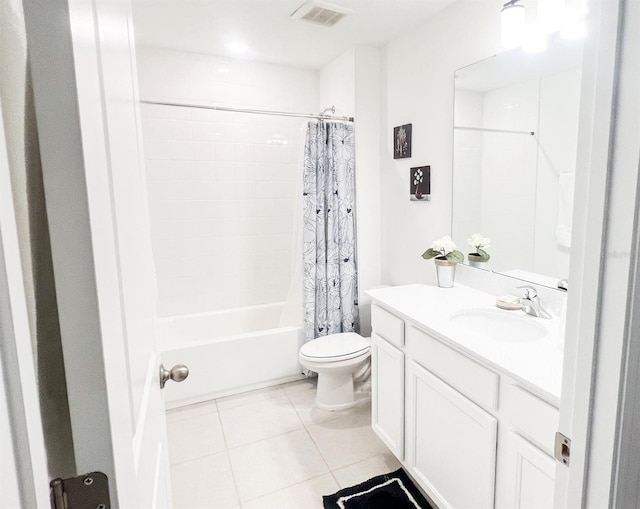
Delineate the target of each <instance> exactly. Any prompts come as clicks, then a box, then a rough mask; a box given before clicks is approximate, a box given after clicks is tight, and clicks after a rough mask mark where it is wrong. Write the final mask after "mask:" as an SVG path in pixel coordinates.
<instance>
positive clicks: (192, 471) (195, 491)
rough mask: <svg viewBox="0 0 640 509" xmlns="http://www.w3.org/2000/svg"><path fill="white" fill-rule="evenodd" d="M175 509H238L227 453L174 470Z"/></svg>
mask: <svg viewBox="0 0 640 509" xmlns="http://www.w3.org/2000/svg"><path fill="white" fill-rule="evenodd" d="M171 486H172V490H173V507H174V509H200V508H203V509H204V508H207V509H211V508H214V507H215V508H216V509H227V508H231V507H234V506H237V505H238V494H237V492H236V488H235V485H234V483H233V476H232V474H231V467H230V465H229V457H228V455H227V453H226V452H222V453H219V454H214V455H212V456H206V457H204V458H200V459H197V460H194V461H188V462H185V463H180V464H179V465H173V466H172V467H171Z"/></svg>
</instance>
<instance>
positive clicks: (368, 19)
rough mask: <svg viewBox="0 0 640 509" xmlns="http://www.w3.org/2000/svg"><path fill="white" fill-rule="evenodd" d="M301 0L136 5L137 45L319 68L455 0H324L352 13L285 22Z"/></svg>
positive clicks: (145, 0)
mask: <svg viewBox="0 0 640 509" xmlns="http://www.w3.org/2000/svg"><path fill="white" fill-rule="evenodd" d="M304 1H305V0H134V2H133V4H134V26H135V32H136V41H137V44H138V45H140V46H155V47H162V48H171V49H176V50H182V51H190V52H197V53H208V54H214V55H221V56H226V57H239V58H249V59H254V60H260V61H263V62H271V63H277V64H284V65H292V66H295V67H304V68H311V69H319V68H321V67H322V66H324V65H326V64H327V63H329V62H331V61H332V60H333V59H335V58H336V57H337V56H339V55H340V54H342V53H343V52H344V51H346V50H347V49H349V48H351V47H353V46H354V45H367V46H376V47H382V46H384V45H385V44H387V43H388V42H389V41H392V40H393V39H396V38H398V37H400V36H401V35H402V34H403V33H405V32H407V31H408V30H411V29H412V28H414V27H416V26H418V25H420V24H421V23H422V22H423V21H424V20H426V19H427V18H429V17H431V16H433V15H434V14H436V13H437V12H439V11H441V10H442V9H444V8H445V7H446V6H448V5H450V4H452V3H453V2H454V0H329V1H330V2H331V3H332V4H334V5H337V6H341V7H345V8H348V9H351V10H352V11H353V12H352V14H349V15H348V16H346V17H345V18H343V19H342V20H340V21H339V22H338V23H337V24H335V25H334V26H333V27H323V26H318V25H314V24H311V23H308V22H304V21H299V20H295V19H292V18H291V17H290V15H291V14H292V13H293V12H294V11H295V10H296V9H297V8H298V7H300V5H302V4H303V3H304ZM242 46H244V51H239V50H242V49H243V48H242Z"/></svg>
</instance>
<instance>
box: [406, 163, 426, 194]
mask: <svg viewBox="0 0 640 509" xmlns="http://www.w3.org/2000/svg"><path fill="white" fill-rule="evenodd" d="M409 199H410V200H411V201H431V166H416V167H415V168H411V169H410V171H409Z"/></svg>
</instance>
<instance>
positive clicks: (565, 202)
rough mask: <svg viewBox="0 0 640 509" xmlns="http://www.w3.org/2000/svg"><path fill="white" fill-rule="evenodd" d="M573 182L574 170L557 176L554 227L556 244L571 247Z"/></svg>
mask: <svg viewBox="0 0 640 509" xmlns="http://www.w3.org/2000/svg"><path fill="white" fill-rule="evenodd" d="M574 182H575V173H574V172H564V173H560V174H559V176H558V225H557V227H556V242H557V243H558V245H560V246H564V247H571V224H572V223H573V186H574Z"/></svg>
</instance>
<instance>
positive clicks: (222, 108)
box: [140, 100, 355, 122]
mask: <svg viewBox="0 0 640 509" xmlns="http://www.w3.org/2000/svg"><path fill="white" fill-rule="evenodd" d="M140 103H142V104H155V105H157V106H178V107H181V108H198V109H202V110H215V111H230V112H235V113H255V114H258V115H279V116H282V117H301V118H316V119H319V120H340V121H343V122H355V119H354V118H353V117H334V116H333V115H327V114H325V113H324V112H322V113H320V114H319V115H314V114H313V113H291V112H288V111H269V110H251V109H246V108H230V107H227V106H213V105H208V104H194V103H177V102H168V101H146V100H140ZM327 110H330V111H335V108H334V107H333V106H332V107H331V108H327V109H325V110H324V111H327Z"/></svg>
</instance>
